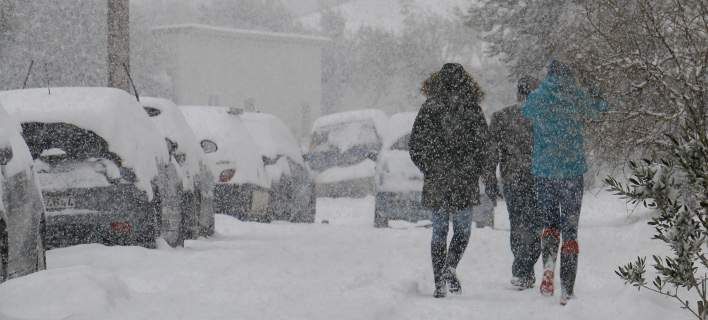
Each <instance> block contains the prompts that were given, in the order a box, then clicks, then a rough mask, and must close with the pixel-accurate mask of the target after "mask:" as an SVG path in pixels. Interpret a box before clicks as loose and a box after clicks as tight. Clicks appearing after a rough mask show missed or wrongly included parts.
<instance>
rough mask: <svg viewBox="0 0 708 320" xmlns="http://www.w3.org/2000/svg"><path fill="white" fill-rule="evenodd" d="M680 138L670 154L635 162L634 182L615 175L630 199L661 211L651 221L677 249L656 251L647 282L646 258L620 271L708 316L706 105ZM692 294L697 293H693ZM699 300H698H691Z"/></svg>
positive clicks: (613, 186) (614, 185)
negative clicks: (653, 274)
mask: <svg viewBox="0 0 708 320" xmlns="http://www.w3.org/2000/svg"><path fill="white" fill-rule="evenodd" d="M682 131H683V132H682V133H681V135H680V136H679V137H670V141H671V142H672V148H671V152H670V153H669V155H668V156H666V157H664V158H660V159H654V160H643V161H642V162H631V164H630V168H631V170H632V177H631V178H630V179H629V184H628V185H626V186H625V185H623V184H622V183H620V182H618V181H617V180H616V179H615V178H612V177H609V178H607V180H606V182H607V184H608V185H609V186H610V190H612V191H615V192H616V194H617V195H619V196H622V197H624V198H626V199H627V201H628V202H630V203H635V204H638V203H641V204H643V205H644V206H646V207H649V208H653V209H655V210H656V211H657V212H658V215H657V216H656V217H654V218H652V219H651V221H650V222H649V224H650V225H652V226H653V227H654V228H655V230H656V233H655V235H654V238H653V239H656V240H659V241H661V242H663V243H664V244H665V245H666V246H668V247H669V248H670V249H671V251H672V254H671V255H670V256H666V257H662V256H659V255H654V256H653V261H654V264H653V267H654V270H655V271H656V273H657V276H656V277H655V278H654V280H653V281H652V284H651V285H649V284H647V277H646V258H642V257H639V258H637V260H636V261H635V262H631V263H629V264H627V265H625V266H621V267H619V268H618V270H617V271H616V272H615V273H616V274H617V275H618V276H619V277H620V278H622V279H624V280H625V282H626V283H627V284H631V285H633V286H635V287H637V288H638V289H647V290H650V291H652V292H655V293H657V294H661V295H665V296H668V297H671V298H673V299H675V300H676V301H677V302H678V303H679V304H680V305H681V307H682V308H684V309H686V310H688V311H689V312H691V313H692V314H693V315H694V316H695V317H696V318H697V319H701V320H705V319H708V300H706V298H707V296H708V283H707V281H708V279H707V275H706V272H707V271H708V258H707V257H706V254H705V252H704V247H705V246H706V241H708V216H706V213H707V212H706V211H707V209H708V131H707V127H706V112H705V108H701V109H697V108H691V109H689V113H688V120H687V121H686V123H685V124H684V125H683V130H682ZM689 297H691V298H689ZM690 299H693V300H694V301H695V302H694V303H692V302H690Z"/></svg>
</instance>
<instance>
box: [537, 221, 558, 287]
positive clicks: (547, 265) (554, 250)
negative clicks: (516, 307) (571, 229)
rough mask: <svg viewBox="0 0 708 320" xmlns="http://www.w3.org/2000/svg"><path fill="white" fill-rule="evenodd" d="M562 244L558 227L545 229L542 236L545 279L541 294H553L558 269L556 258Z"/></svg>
mask: <svg viewBox="0 0 708 320" xmlns="http://www.w3.org/2000/svg"><path fill="white" fill-rule="evenodd" d="M559 244H560V232H559V231H558V230H557V229H551V228H548V229H545V230H543V235H542V236H541V246H542V247H543V249H542V257H543V280H542V281H541V286H540V290H541V294H542V295H544V296H552V295H553V292H554V284H553V281H554V277H555V269H556V259H557V258H558V245H559Z"/></svg>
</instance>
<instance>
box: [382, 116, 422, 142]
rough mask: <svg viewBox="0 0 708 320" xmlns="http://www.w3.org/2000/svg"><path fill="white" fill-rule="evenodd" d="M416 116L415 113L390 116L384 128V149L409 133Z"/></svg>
mask: <svg viewBox="0 0 708 320" xmlns="http://www.w3.org/2000/svg"><path fill="white" fill-rule="evenodd" d="M416 116H418V113H417V112H401V113H396V114H394V115H392V116H391V118H390V119H389V121H388V125H387V126H386V135H385V136H384V144H383V147H384V149H388V148H389V147H391V146H392V145H393V144H394V143H396V141H398V140H399V139H401V138H402V137H404V136H405V135H407V134H410V133H411V131H412V130H413V123H414V122H415V118H416Z"/></svg>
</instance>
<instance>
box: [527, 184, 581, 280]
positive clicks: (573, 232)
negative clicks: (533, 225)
mask: <svg viewBox="0 0 708 320" xmlns="http://www.w3.org/2000/svg"><path fill="white" fill-rule="evenodd" d="M536 192H537V198H538V205H539V207H540V209H541V211H542V212H543V216H544V230H543V234H542V236H541V246H542V247H543V264H544V269H547V270H554V269H555V263H556V259H557V256H558V246H559V245H560V243H561V238H562V239H563V245H562V246H561V268H560V272H561V275H560V276H561V285H562V286H563V289H564V290H566V292H568V293H569V294H573V287H574V286H575V275H576V273H577V269H578V253H579V252H580V248H579V246H578V241H577V239H578V223H579V221H580V209H581V205H582V201H583V177H582V176H578V177H574V178H568V179H549V178H537V179H536Z"/></svg>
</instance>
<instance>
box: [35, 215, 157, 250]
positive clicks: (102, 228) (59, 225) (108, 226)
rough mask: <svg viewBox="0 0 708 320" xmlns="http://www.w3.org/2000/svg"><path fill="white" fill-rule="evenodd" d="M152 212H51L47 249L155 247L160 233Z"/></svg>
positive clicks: (48, 217)
mask: <svg viewBox="0 0 708 320" xmlns="http://www.w3.org/2000/svg"><path fill="white" fill-rule="evenodd" d="M152 220H154V219H151V218H150V213H148V212H145V213H128V214H123V213H121V214H116V213H105V212H96V211H89V210H64V211H61V212H48V214H47V222H46V236H45V237H46V238H45V240H46V246H47V249H52V248H61V247H67V246H73V245H79V244H88V243H102V244H105V245H140V246H145V247H154V245H155V239H156V238H157V231H156V230H155V226H154V223H153V221H152Z"/></svg>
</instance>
